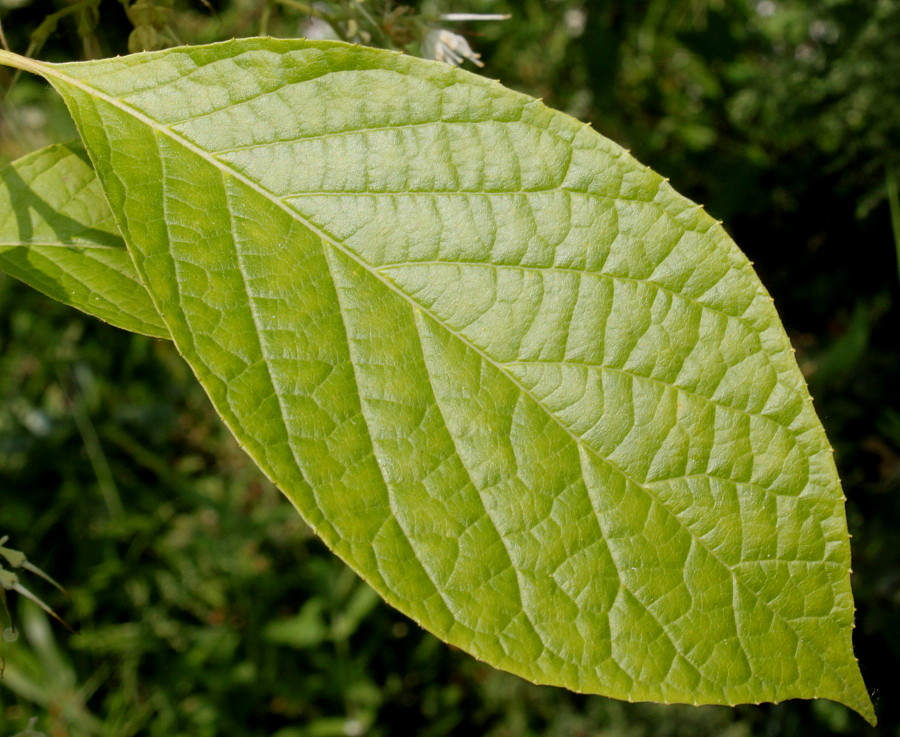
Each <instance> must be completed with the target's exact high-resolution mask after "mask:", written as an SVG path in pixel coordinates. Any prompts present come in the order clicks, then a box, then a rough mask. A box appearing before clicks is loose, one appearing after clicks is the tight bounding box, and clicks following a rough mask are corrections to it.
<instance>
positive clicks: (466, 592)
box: [19, 39, 873, 719]
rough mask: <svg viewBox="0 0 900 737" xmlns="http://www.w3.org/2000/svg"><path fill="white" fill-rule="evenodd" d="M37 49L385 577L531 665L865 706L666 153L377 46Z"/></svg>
mask: <svg viewBox="0 0 900 737" xmlns="http://www.w3.org/2000/svg"><path fill="white" fill-rule="evenodd" d="M19 63H22V62H21V61H20V62H19ZM27 64H28V68H30V69H31V70H32V71H36V72H38V73H40V74H43V75H44V76H46V77H47V79H49V80H50V82H51V83H52V84H53V85H54V86H55V87H56V88H57V89H58V90H59V91H60V92H61V93H62V94H63V96H64V97H65V99H66V101H67V103H68V105H69V107H70V109H71V111H72V114H73V115H74V117H75V119H76V122H77V124H78V126H79V130H80V131H81V134H82V136H83V138H84V141H85V144H86V146H87V148H88V150H89V152H90V155H91V158H92V159H93V161H94V164H95V166H96V167H97V171H98V173H99V176H100V179H101V181H102V183H103V187H104V191H105V193H106V196H107V198H108V199H109V201H110V203H111V205H112V209H113V211H114V213H115V216H116V219H117V221H118V224H119V226H120V228H121V229H122V232H123V234H124V237H125V240H126V241H127V243H128V246H129V248H130V249H131V250H132V253H133V255H134V258H135V262H136V266H137V269H138V272H139V274H140V276H141V278H142V280H143V281H144V283H145V284H146V285H147V286H148V288H149V290H150V292H151V294H152V296H153V299H154V302H155V303H156V305H158V307H159V309H160V312H161V313H162V315H163V317H164V319H165V322H166V323H167V325H168V326H169V328H170V330H171V334H172V337H173V338H174V340H175V342H176V344H177V346H178V348H179V350H180V351H181V352H182V354H183V355H184V357H185V358H186V359H187V360H188V362H189V363H190V364H191V366H192V367H193V369H194V371H195V373H196V374H197V376H198V378H199V379H200V381H201V382H202V384H203V386H204V387H205V388H206V390H207V392H208V393H209V396H210V397H211V399H212V401H213V403H214V404H215V406H216V408H217V409H218V411H219V413H220V414H221V415H222V417H223V418H224V420H225V421H226V422H227V424H228V425H229V427H230V428H231V429H232V431H233V432H234V433H235V435H236V436H237V437H238V439H239V440H240V442H241V443H242V444H243V446H244V447H245V448H246V449H247V451H248V452H249V453H250V454H251V455H252V456H253V458H254V459H255V460H256V461H257V463H258V464H259V465H260V466H261V467H262V468H263V469H264V470H265V471H266V473H267V474H268V475H269V476H271V478H272V479H273V480H274V481H275V482H276V483H277V484H278V485H279V486H280V488H281V489H282V490H283V491H284V492H285V494H286V495H287V496H288V497H290V499H291V500H292V501H293V502H294V504H295V505H296V506H297V508H298V509H299V510H300V512H301V513H302V515H303V516H304V518H305V519H306V520H307V521H308V522H309V523H310V524H311V525H312V526H313V527H314V528H315V529H316V531H317V532H318V534H319V535H321V537H322V538H323V539H324V540H325V541H326V542H327V543H328V545H329V546H331V547H332V548H333V549H334V550H335V552H337V553H338V554H339V555H340V556H341V557H342V558H343V559H344V560H345V561H347V563H349V564H350V565H351V566H352V567H353V568H354V569H355V570H356V571H358V572H359V573H360V575H362V576H363V577H364V578H365V579H366V580H367V581H369V582H370V583H371V584H372V586H373V587H374V588H376V589H377V590H378V591H379V592H380V593H381V594H382V595H383V596H384V597H385V598H386V599H387V600H388V601H389V602H391V603H392V604H393V605H394V606H396V607H397V608H399V609H400V610H402V611H403V612H405V613H407V614H408V615H409V616H411V617H412V618H414V619H415V620H416V621H418V622H420V623H421V624H422V625H423V626H424V627H426V628H428V629H429V630H431V631H432V632H434V633H435V634H436V635H438V636H439V637H441V638H443V639H445V640H446V641H448V642H451V643H453V644H455V645H458V646H459V647H461V648H464V649H465V650H467V651H469V652H470V653H472V654H473V655H475V656H476V657H478V658H481V659H483V660H485V661H487V662H489V663H491V664H493V665H495V666H497V667H500V668H504V669H507V670H510V671H512V672H514V673H517V674H520V675H522V676H524V677H526V678H528V679H531V680H534V681H537V682H540V683H551V684H558V685H562V686H566V687H569V688H571V689H575V690H578V691H587V692H593V693H601V694H606V695H609V696H614V697H617V698H622V699H632V700H657V701H667V702H670V701H679V702H681V701H683V702H690V703H738V702H758V701H778V700H782V699H787V698H795V697H801V698H813V697H825V698H830V699H834V700H837V701H841V702H843V703H846V704H848V705H850V706H852V707H853V708H854V709H856V710H858V711H860V712H861V713H862V714H863V715H865V716H866V717H867V718H869V719H872V718H873V711H872V707H871V703H870V701H869V699H868V696H867V694H866V690H865V687H864V686H863V683H862V680H861V677H860V675H859V670H858V668H857V664H856V661H855V660H854V657H853V654H852V650H851V638H850V631H851V624H852V620H853V600H852V596H851V592H850V582H849V575H848V571H849V567H850V555H849V546H848V540H847V529H846V522H845V518H844V510H843V496H842V492H841V488H840V484H839V481H838V478H837V475H836V472H835V467H834V463H833V460H832V457H831V450H830V448H829V445H828V442H827V440H826V438H825V436H824V433H823V431H822V428H821V426H820V424H819V422H818V420H817V418H816V416H815V413H814V410H813V408H812V406H811V404H810V399H809V394H808V392H807V389H806V387H805V385H804V382H803V380H802V377H801V375H800V372H799V371H798V368H797V365H796V363H795V361H794V358H793V355H792V352H791V348H790V345H789V343H788V340H787V338H786V337H785V334H784V332H783V330H782V328H781V325H780V323H779V320H778V317H777V315H776V313H775V310H774V308H773V306H772V303H771V299H770V298H769V297H768V295H767V294H766V292H765V290H764V289H763V287H762V286H761V285H760V283H759V281H758V280H757V278H756V276H755V275H754V273H753V270H752V268H751V267H750V264H749V263H748V261H747V259H746V258H745V257H744V256H743V255H742V254H741V253H740V251H738V249H737V248H736V247H735V246H734V244H733V243H732V242H731V240H730V239H729V238H728V236H727V235H726V233H725V232H724V230H723V229H722V228H721V227H720V226H719V225H718V224H717V223H716V222H715V221H714V220H712V219H711V218H710V217H709V216H708V215H706V214H705V213H704V212H703V210H702V209H701V208H699V207H698V206H696V205H695V204H693V203H691V202H689V201H688V200H686V199H685V198H683V197H681V196H680V195H678V194H676V193H675V192H674V191H673V190H672V188H671V187H670V186H669V185H668V183H667V182H665V181H664V180H663V179H662V178H661V177H660V176H658V175H656V174H655V173H653V172H652V171H650V170H648V169H647V168H646V167H644V166H642V165H641V164H639V163H637V162H636V161H635V160H634V159H633V158H631V157H630V156H629V155H628V154H627V153H626V152H625V151H624V150H622V149H621V148H620V147H618V146H617V145H615V144H614V143H612V142H610V141H608V140H606V139H605V138H603V137H602V136H600V135H598V134H597V133H596V132H594V131H593V130H591V129H590V128H588V127H586V126H585V125H583V124H581V123H579V122H578V121H576V120H573V119H572V118H570V117H568V116H566V115H563V114H561V113H558V112H554V111H552V110H549V109H547V108H546V107H544V106H543V105H542V104H541V103H540V102H538V101H536V100H534V99H531V98H529V97H526V96H523V95H520V94H517V93H514V92H511V91H509V90H507V89H505V88H503V87H502V86H500V85H499V84H497V83H495V82H491V81H488V80H485V79H482V78H479V77H477V76H473V75H471V74H468V73H465V72H462V71H459V70H456V69H452V68H450V67H447V66H444V65H440V64H436V63H430V62H423V61H421V60H417V59H413V58H410V57H405V56H400V55H396V54H393V53H388V52H384V51H376V50H372V49H365V48H359V47H352V46H347V45H342V44H335V43H323V42H307V41H275V40H270V39H253V40H244V41H237V42H229V43H225V44H218V45H214V46H208V47H196V48H180V49H172V50H169V51H164V52H158V53H152V54H140V55H136V56H131V57H125V58H117V59H111V60H106V61H98V62H90V63H84V64H66V65H59V66H54V65H44V64H36V63H32V62H28V63H27Z"/></svg>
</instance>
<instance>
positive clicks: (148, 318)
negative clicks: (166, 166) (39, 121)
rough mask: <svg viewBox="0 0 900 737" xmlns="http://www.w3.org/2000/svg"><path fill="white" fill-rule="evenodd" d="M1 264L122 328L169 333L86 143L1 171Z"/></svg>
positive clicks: (52, 150) (27, 158)
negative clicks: (118, 224)
mask: <svg viewBox="0 0 900 737" xmlns="http://www.w3.org/2000/svg"><path fill="white" fill-rule="evenodd" d="M0 270H2V271H4V272H6V273H7V274H9V275H10V276H14V277H16V278H17V279H20V280H21V281H23V282H25V283H26V284H28V285H29V286H31V287H34V288H35V289H37V290H38V291H39V292H42V293H44V294H46V295H47V296H48V297H51V298H53V299H55V300H57V301H59V302H62V303H63V304H67V305H70V306H72V307H75V308H77V309H79V310H81V311H82V312H86V313H87V314H89V315H93V316H94V317H97V318H100V319H101V320H104V321H105V322H108V323H110V324H112V325H115V326H116V327H120V328H123V329H125V330H130V331H131V332H135V333H143V334H145V335H151V336H154V337H157V338H168V337H169V333H168V330H167V329H166V327H165V323H164V322H163V321H162V318H161V317H160V316H159V313H158V312H157V311H156V308H155V307H154V306H153V302H152V301H151V299H150V295H149V293H148V292H147V290H146V289H145V288H144V285H143V284H142V283H141V281H140V279H139V278H138V275H137V272H136V271H135V270H134V264H133V263H132V261H131V257H130V256H129V255H128V251H127V250H126V248H125V242H124V241H123V240H122V237H121V235H120V234H119V232H118V229H117V228H116V225H115V221H114V220H113V216H112V213H111V212H110V211H109V205H108V204H107V202H106V198H105V197H104V195H103V190H102V188H101V186H100V182H99V181H98V180H97V176H96V174H95V172H94V170H93V168H92V167H91V165H90V162H89V161H88V159H87V155H86V154H85V152H84V149H83V148H82V147H81V146H80V145H77V144H63V145H54V146H49V147H47V148H44V149H41V150H40V151H36V152H34V153H32V154H28V155H27V156H24V157H22V158H21V159H18V160H17V161H14V162H13V163H12V164H10V165H9V166H7V167H5V168H4V169H3V170H0Z"/></svg>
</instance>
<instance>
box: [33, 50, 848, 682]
mask: <svg viewBox="0 0 900 737" xmlns="http://www.w3.org/2000/svg"><path fill="white" fill-rule="evenodd" d="M29 62H32V63H33V64H34V66H35V67H37V68H38V69H39V70H40V73H41V74H42V75H43V76H49V77H51V78H56V79H58V80H59V81H61V82H63V83H65V84H68V85H70V86H72V87H75V88H77V89H79V90H81V91H82V92H84V93H85V94H87V95H88V96H89V97H96V98H99V99H101V100H103V101H104V102H106V103H107V104H109V105H110V106H112V107H114V108H117V109H118V110H120V111H122V112H123V113H125V114H127V115H130V116H132V117H134V118H135V119H136V120H139V121H141V122H142V123H144V124H145V125H147V127H148V128H150V129H151V130H153V131H155V132H157V133H158V134H160V135H165V136H167V137H168V138H170V139H171V140H172V141H173V142H175V143H178V144H179V145H181V146H183V147H184V148H185V149H186V150H188V151H190V152H191V153H193V154H195V155H196V156H198V157H200V158H202V159H203V160H205V161H206V162H207V163H209V164H210V165H212V166H213V167H214V168H216V169H219V170H220V171H223V172H227V173H228V174H229V175H230V176H232V177H234V178H235V179H236V180H237V181H239V182H241V183H242V184H244V185H245V186H247V187H249V188H250V189H252V190H253V191H255V192H256V193H257V194H259V195H260V196H262V197H264V198H265V199H266V200H268V201H270V202H271V203H272V204H274V205H276V206H277V207H279V208H280V209H281V210H283V211H284V212H285V213H286V214H288V215H289V216H290V217H291V218H293V219H295V220H297V221H299V222H300V223H301V224H302V225H303V226H304V227H306V228H307V229H308V230H309V231H310V232H312V233H313V234H315V235H316V236H317V237H319V238H320V239H321V240H322V242H323V243H328V244H330V245H331V246H332V247H334V248H336V249H337V250H339V251H340V252H341V253H343V254H344V255H346V256H347V257H348V258H350V259H351V260H353V261H355V262H356V263H358V264H359V265H360V266H361V267H362V268H364V269H365V270H366V271H367V272H369V273H370V274H371V275H372V276H374V277H375V278H376V279H378V280H379V281H380V282H381V283H382V284H384V285H385V287H387V288H388V289H389V290H391V291H392V292H394V293H396V294H397V295H399V296H400V297H401V298H402V299H404V300H405V301H406V302H408V303H409V304H410V305H411V307H413V308H414V309H417V310H420V311H422V312H423V313H425V314H427V315H429V317H431V318H432V319H433V320H434V321H435V322H436V323H437V324H438V325H440V326H441V327H442V328H443V329H445V330H446V331H447V332H448V333H450V334H451V335H453V336H454V337H455V338H456V339H457V340H459V341H461V342H462V343H463V344H465V345H466V346H467V347H468V348H469V349H470V350H473V351H475V352H476V353H477V354H478V355H479V356H481V357H482V359H483V360H485V361H487V362H488V363H489V364H490V365H492V366H494V367H495V368H496V369H497V370H498V371H500V372H501V373H502V374H503V375H504V376H506V378H507V380H509V381H510V382H512V384H513V385H515V386H516V387H517V388H518V389H519V391H521V392H522V393H523V394H524V395H525V396H527V397H529V398H530V399H531V401H533V402H535V404H536V405H537V406H539V407H540V408H541V409H542V410H543V411H544V412H545V413H546V414H547V415H548V416H549V417H550V418H551V419H552V420H553V421H554V422H555V423H556V424H557V425H559V427H560V428H561V429H562V430H563V432H565V433H566V434H567V435H569V437H571V438H572V440H573V441H574V442H575V443H576V446H577V447H580V448H584V450H585V451H587V452H589V453H590V454H591V455H593V456H595V457H596V458H597V459H598V460H599V461H600V462H601V463H603V464H606V465H607V466H608V467H609V468H611V469H612V470H613V471H614V472H616V473H617V474H619V475H620V476H621V477H622V478H623V479H625V480H626V481H628V482H630V483H632V484H634V486H636V487H637V488H639V489H641V490H643V491H644V492H645V493H646V494H647V495H648V496H649V497H650V498H651V499H653V500H654V501H655V502H656V503H658V504H659V505H660V507H661V508H662V509H665V510H666V512H667V513H668V514H669V515H670V516H671V517H673V518H674V519H675V521H676V522H677V523H678V525H679V526H680V527H681V528H682V529H683V530H684V531H685V532H686V533H687V534H688V535H689V536H690V538H691V539H692V540H694V541H695V542H696V543H697V544H698V545H700V546H701V547H702V548H704V549H705V550H706V551H707V552H708V553H709V555H710V557H711V558H712V559H713V560H715V561H716V562H717V563H718V564H719V565H720V566H722V568H724V569H725V570H727V571H728V572H729V574H730V575H731V578H732V581H733V582H734V583H735V584H737V585H742V586H743V587H744V588H745V589H746V590H747V591H749V592H750V593H751V594H752V595H753V597H754V598H755V599H757V600H758V601H759V602H761V603H762V605H763V606H764V607H765V608H766V609H767V610H768V611H770V612H771V613H772V615H773V616H774V617H777V618H778V619H779V620H781V621H782V622H784V623H785V625H786V626H787V627H788V628H789V629H790V630H791V631H792V632H793V633H794V634H795V635H796V637H797V641H798V643H801V644H803V645H804V646H805V647H806V648H807V649H808V650H809V652H811V653H812V654H813V655H814V657H816V658H817V659H818V660H819V661H820V662H822V663H823V664H824V665H827V661H826V660H825V656H824V655H823V654H822V653H821V652H820V651H819V650H818V649H816V648H814V647H812V646H811V645H810V644H809V643H808V642H807V641H806V639H805V638H804V637H802V636H801V634H800V633H799V632H798V631H797V630H796V629H795V628H794V627H793V626H792V624H791V621H790V620H787V619H786V618H785V617H784V616H783V615H782V614H781V613H780V612H778V611H777V610H776V609H774V608H773V607H772V606H771V604H770V602H768V601H767V600H765V599H763V598H762V597H761V596H760V595H759V594H757V593H756V592H755V591H754V590H753V589H752V588H751V587H750V586H748V585H747V584H746V583H744V582H742V581H741V580H740V579H739V578H738V577H737V575H736V573H735V571H734V569H733V568H731V566H729V565H728V564H727V563H725V562H724V561H723V560H722V559H721V558H720V557H719V556H718V555H716V553H715V552H714V551H713V550H711V549H710V548H709V547H708V546H707V545H706V544H705V543H704V542H703V540H702V539H700V538H699V537H697V536H696V535H695V534H694V533H693V532H692V531H691V530H690V529H689V528H688V527H686V526H685V524H684V522H683V521H682V520H681V518H680V517H679V516H678V515H677V514H676V513H675V512H674V511H672V510H671V509H670V508H669V507H668V506H667V505H666V504H665V503H664V502H663V501H662V499H661V498H660V497H658V496H657V495H656V494H655V493H654V492H653V491H652V490H651V489H649V488H647V487H646V486H644V485H643V484H641V483H640V482H639V481H637V480H636V479H633V478H632V477H631V476H630V475H629V474H627V473H626V472H625V471H624V470H623V469H622V468H620V467H619V466H618V465H617V464H616V463H614V462H612V461H610V460H608V459H606V458H604V457H603V456H602V455H600V453H599V452H598V451H596V450H595V449H593V448H591V447H590V446H588V445H586V444H585V443H584V442H583V441H582V440H581V439H580V438H579V437H577V436H576V435H575V434H574V433H572V432H571V430H569V429H568V428H567V427H566V426H565V425H564V424H563V423H562V421H561V420H560V419H559V418H558V417H556V415H555V414H554V413H553V412H551V411H550V410H549V409H548V408H547V407H545V406H544V405H543V403H541V402H540V401H539V400H538V399H537V397H535V396H534V395H533V394H532V393H531V392H530V391H529V390H528V389H527V388H526V387H525V386H523V385H522V384H521V383H520V382H519V381H518V380H517V379H516V378H515V377H514V376H512V375H510V374H509V373H508V372H507V371H505V370H504V368H503V366H502V365H498V364H497V363H496V362H495V361H494V359H492V358H491V357H490V356H488V355H487V354H486V353H485V352H484V351H483V350H482V349H481V348H479V347H478V346H477V345H475V344H473V343H471V342H470V341H469V340H468V339H466V338H465V336H462V335H459V334H458V333H457V332H456V331H454V330H453V329H452V328H450V327H449V326H447V325H446V324H445V323H444V322H443V321H442V320H440V318H438V317H437V316H436V315H434V314H433V313H432V312H431V311H430V310H428V309H427V308H426V307H424V306H423V305H420V304H418V303H417V302H415V301H414V300H413V299H412V298H411V297H410V296H409V295H407V294H405V293H404V292H403V291H402V290H400V289H398V288H397V287H396V286H395V285H393V284H392V283H391V282H390V281H388V280H387V279H385V278H384V276H383V275H382V274H380V273H379V272H378V271H377V269H374V268H373V267H371V266H370V265H369V264H368V263H367V262H365V261H364V260H362V259H361V258H360V257H359V256H358V255H357V254H356V253H354V252H353V251H352V250H350V249H349V248H348V247H346V246H345V245H343V244H342V243H341V242H340V241H338V240H336V239H335V238H333V237H332V236H330V235H328V234H327V233H325V232H324V231H322V230H321V229H320V228H319V227H317V226H316V225H314V224H313V223H311V222H309V221H308V220H307V219H306V218H304V217H303V216H302V215H301V214H300V213H299V212H297V211H296V210H294V209H293V208H291V207H290V206H288V205H287V204H285V203H284V202H282V201H281V199H280V198H279V197H278V196H277V195H275V194H274V193H272V192H270V191H269V190H267V189H265V188H264V187H262V186H261V185H259V184H258V183H256V182H254V181H253V180H252V179H249V178H248V177H246V176H245V175H244V174H242V173H241V172H239V171H237V170H235V169H234V168H233V167H231V166H230V165H228V164H225V163H223V162H221V161H219V160H218V159H216V158H215V156H213V155H212V154H210V153H209V152H207V151H204V150H203V149H202V148H200V147H199V146H197V145H196V144H194V143H192V142H191V141H189V140H188V139H186V138H184V137H183V136H182V135H180V134H178V133H176V132H174V131H172V130H171V129H170V128H168V127H167V126H165V125H162V124H160V123H159V122H158V121H155V120H153V119H152V118H151V117H150V116H148V115H146V114H145V113H142V112H140V111H139V110H136V109H134V108H132V107H131V106H130V105H128V104H127V103H124V102H123V101H122V100H120V99H118V98H115V97H112V96H110V95H107V94H106V93H104V92H102V91H100V90H98V89H96V88H94V87H92V86H90V85H88V84H86V83H85V82H82V81H81V80H80V79H77V78H74V77H70V76H69V75H67V74H65V73H63V72H61V71H59V70H58V69H57V68H56V67H55V66H54V65H50V64H46V63H43V62H33V61H32V60H29ZM836 675H837V677H838V679H839V680H840V681H841V683H842V684H843V685H845V686H846V687H847V690H848V692H851V693H852V692H853V689H851V688H850V687H849V684H848V683H847V682H846V680H845V679H844V677H843V673H840V672H837V671H836ZM820 682H821V681H820Z"/></svg>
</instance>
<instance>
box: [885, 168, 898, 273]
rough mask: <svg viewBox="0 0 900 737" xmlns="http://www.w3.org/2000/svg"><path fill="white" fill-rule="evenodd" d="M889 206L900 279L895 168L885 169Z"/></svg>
mask: <svg viewBox="0 0 900 737" xmlns="http://www.w3.org/2000/svg"><path fill="white" fill-rule="evenodd" d="M885 184H886V185H887V199H888V205H889V206H890V208H891V230H893V231H894V248H895V249H896V250H897V278H898V279H900V195H898V193H897V175H896V174H895V173H894V167H893V166H891V165H890V164H888V165H887V166H886V167H885Z"/></svg>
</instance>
